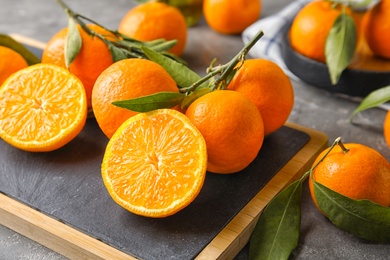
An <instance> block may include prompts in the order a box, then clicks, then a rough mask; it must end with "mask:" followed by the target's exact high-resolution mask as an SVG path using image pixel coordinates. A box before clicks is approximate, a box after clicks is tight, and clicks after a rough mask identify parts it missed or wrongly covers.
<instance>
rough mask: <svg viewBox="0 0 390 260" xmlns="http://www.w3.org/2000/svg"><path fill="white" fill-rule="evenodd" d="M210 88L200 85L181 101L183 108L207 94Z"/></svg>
mask: <svg viewBox="0 0 390 260" xmlns="http://www.w3.org/2000/svg"><path fill="white" fill-rule="evenodd" d="M210 91H211V89H210V88H205V87H198V88H197V89H195V90H194V91H192V92H191V93H190V94H189V95H188V96H186V97H185V98H184V100H183V102H182V103H181V109H186V108H188V107H189V106H190V105H191V104H192V102H194V101H195V100H196V99H198V98H200V97H201V96H204V95H206V94H207V93H210Z"/></svg>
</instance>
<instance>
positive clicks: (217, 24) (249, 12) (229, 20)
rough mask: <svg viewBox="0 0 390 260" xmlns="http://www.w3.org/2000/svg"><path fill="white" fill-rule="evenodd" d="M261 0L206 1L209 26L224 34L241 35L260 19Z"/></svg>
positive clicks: (205, 11) (204, 10) (204, 5)
mask: <svg viewBox="0 0 390 260" xmlns="http://www.w3.org/2000/svg"><path fill="white" fill-rule="evenodd" d="M261 9H262V4H261V1H259V0H204V1H203V14H204V17H205V19H206V22H207V24H208V25H209V26H210V27H211V28H212V29H213V30H215V31H217V32H219V33H223V34H239V33H242V32H243V31H244V30H245V29H246V28H247V27H248V26H250V25H251V24H253V23H254V22H256V21H257V20H258V19H259V18H260V13H261Z"/></svg>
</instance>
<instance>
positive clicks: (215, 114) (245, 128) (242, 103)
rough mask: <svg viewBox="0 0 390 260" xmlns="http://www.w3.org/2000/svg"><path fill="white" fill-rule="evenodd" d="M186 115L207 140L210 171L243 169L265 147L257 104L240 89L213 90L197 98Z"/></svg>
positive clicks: (221, 171) (232, 171)
mask: <svg viewBox="0 0 390 260" xmlns="http://www.w3.org/2000/svg"><path fill="white" fill-rule="evenodd" d="M185 114H186V116H187V117H188V118H189V119H190V120H191V122H192V123H193V124H194V125H195V126H196V127H197V128H198V129H199V131H200V132H201V134H202V135H203V137H204V139H205V140H206V146H207V155H208V164H207V170H208V171H210V172H213V173H235V172H238V171H241V170H243V169H244V168H245V167H247V166H248V165H249V164H250V163H251V162H252V161H253V160H254V159H255V158H256V156H257V154H258V152H259V151H260V149H261V147H262V144H263V140H264V126H263V120H262V118H261V115H260V113H259V110H258V109H257V107H256V106H255V105H254V104H253V103H252V102H251V101H250V100H249V99H248V98H247V97H246V96H245V95H243V94H241V93H240V92H237V91H232V90H216V91H212V92H210V93H208V94H206V95H204V96H201V97H200V98H198V99H196V100H195V101H194V102H193V103H192V104H191V105H190V106H189V107H188V108H187V110H186V112H185Z"/></svg>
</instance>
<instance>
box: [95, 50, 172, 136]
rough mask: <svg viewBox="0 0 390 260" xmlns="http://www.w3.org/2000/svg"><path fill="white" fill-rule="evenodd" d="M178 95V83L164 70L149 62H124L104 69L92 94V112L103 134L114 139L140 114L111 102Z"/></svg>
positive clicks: (133, 60)
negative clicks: (166, 92) (162, 92)
mask: <svg viewBox="0 0 390 260" xmlns="http://www.w3.org/2000/svg"><path fill="white" fill-rule="evenodd" d="M161 91H174V92H178V91H179V89H178V87H177V85H176V82H175V81H174V80H173V79H172V77H171V76H170V75H169V74H168V73H167V72H166V71H165V70H164V68H163V67H161V66H160V65H158V64H157V63H154V62H152V61H149V60H146V59H136V58H134V59H125V60H121V61H118V62H116V63H114V64H112V65H111V66H110V67H108V68H107V69H106V70H104V71H103V72H102V73H101V75H100V76H99V77H98V78H97V80H96V82H95V85H94V87H93V91H92V109H93V113H94V115H95V118H96V121H97V122H98V124H99V126H100V128H101V129H102V131H103V132H104V134H105V135H106V136H107V137H108V138H111V136H112V135H113V134H114V133H115V131H116V130H117V129H118V128H119V126H120V125H121V124H122V123H123V122H124V121H125V120H126V119H128V118H129V117H132V116H134V115H136V114H137V112H134V111H130V110H127V109H124V108H120V107H117V106H114V105H113V104H112V102H114V101H119V100H126V99H131V98H136V97H141V96H146V95H150V94H154V93H157V92H161Z"/></svg>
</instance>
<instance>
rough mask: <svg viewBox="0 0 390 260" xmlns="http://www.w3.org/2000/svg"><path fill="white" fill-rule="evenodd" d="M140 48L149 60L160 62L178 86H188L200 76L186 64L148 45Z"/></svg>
mask: <svg viewBox="0 0 390 260" xmlns="http://www.w3.org/2000/svg"><path fill="white" fill-rule="evenodd" d="M142 50H143V51H144V53H145V55H146V56H147V57H148V58H149V59H150V60H151V61H154V62H156V63H158V64H160V65H161V66H162V67H163V68H164V69H165V70H166V71H167V72H168V74H169V75H171V77H172V78H173V79H174V80H175V81H176V84H177V85H178V86H179V87H181V88H185V87H189V86H191V85H192V84H193V83H195V82H196V81H198V80H200V76H199V75H198V74H197V73H196V72H194V71H193V70H191V69H190V68H188V67H187V66H186V65H184V64H182V63H180V62H177V61H175V60H172V59H171V58H168V57H166V56H164V55H162V54H161V53H158V52H157V51H154V50H152V49H150V48H148V47H145V46H142Z"/></svg>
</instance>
